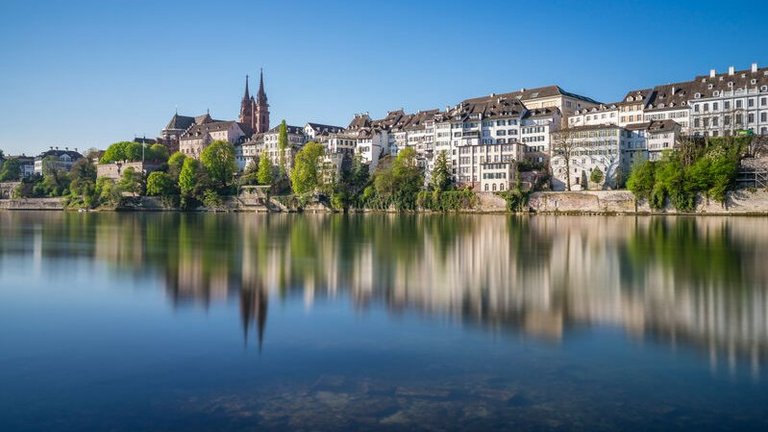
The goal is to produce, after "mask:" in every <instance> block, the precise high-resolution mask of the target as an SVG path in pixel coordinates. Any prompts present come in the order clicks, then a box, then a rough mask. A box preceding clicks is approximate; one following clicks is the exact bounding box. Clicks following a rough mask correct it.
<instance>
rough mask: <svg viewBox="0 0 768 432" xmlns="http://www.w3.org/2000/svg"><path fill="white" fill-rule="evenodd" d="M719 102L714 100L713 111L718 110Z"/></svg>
mask: <svg viewBox="0 0 768 432" xmlns="http://www.w3.org/2000/svg"><path fill="white" fill-rule="evenodd" d="M717 107H718V105H717V102H712V111H717Z"/></svg>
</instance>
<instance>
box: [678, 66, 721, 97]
mask: <svg viewBox="0 0 768 432" xmlns="http://www.w3.org/2000/svg"><path fill="white" fill-rule="evenodd" d="M714 72H715V70H714V69H712V71H711V72H710V76H714ZM675 90H677V89H676V88H675V86H672V96H674V95H675Z"/></svg>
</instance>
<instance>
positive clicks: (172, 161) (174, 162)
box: [168, 152, 187, 182]
mask: <svg viewBox="0 0 768 432" xmlns="http://www.w3.org/2000/svg"><path fill="white" fill-rule="evenodd" d="M186 159H187V156H186V155H184V153H182V152H176V153H174V154H172V155H171V157H170V158H168V174H169V175H170V176H171V178H172V179H173V181H174V182H178V181H179V174H180V173H181V167H182V166H184V160H186Z"/></svg>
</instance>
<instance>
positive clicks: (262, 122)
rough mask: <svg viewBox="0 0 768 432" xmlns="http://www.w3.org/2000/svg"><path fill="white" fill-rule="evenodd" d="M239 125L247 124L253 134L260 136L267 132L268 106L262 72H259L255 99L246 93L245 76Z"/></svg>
mask: <svg viewBox="0 0 768 432" xmlns="http://www.w3.org/2000/svg"><path fill="white" fill-rule="evenodd" d="M239 122H240V123H243V124H247V125H248V126H250V127H251V130H253V133H255V134H260V133H264V132H266V131H268V130H269V104H268V103H267V94H266V93H265V92H264V72H263V71H260V72H259V91H258V93H256V97H255V98H254V97H253V96H251V95H250V93H249V91H248V75H246V76H245V95H243V100H242V102H240V119H239Z"/></svg>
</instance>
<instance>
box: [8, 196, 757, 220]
mask: <svg viewBox="0 0 768 432" xmlns="http://www.w3.org/2000/svg"><path fill="white" fill-rule="evenodd" d="M478 196H479V197H480V198H481V199H480V200H479V204H478V206H477V207H475V208H470V209H461V210H456V211H449V212H440V211H434V210H406V211H398V210H387V209H351V210H347V211H346V212H344V211H337V210H333V209H331V208H329V207H327V206H325V205H322V204H312V205H311V206H307V207H305V208H303V209H289V210H280V211H275V210H273V209H270V208H268V207H267V206H266V205H264V204H259V205H254V204H246V203H244V202H243V201H242V200H239V199H238V198H237V197H228V198H227V199H226V200H225V202H224V204H223V205H222V207H221V208H216V209H210V208H204V207H199V208H196V209H190V210H181V209H178V208H168V207H165V206H163V205H162V203H161V202H160V200H159V199H157V198H154V197H140V198H139V199H136V200H133V201H131V202H130V203H128V204H126V205H123V206H120V207H114V208H97V209H90V210H86V212H88V213H93V212H177V213H266V214H279V213H315V214H318V213H349V214H376V213H379V214H398V213H405V214H449V213H453V214H477V215H482V214H508V215H513V214H517V215H526V214H530V215H539V214H540V215H568V216H753V217H755V216H758V217H759V216H768V191H765V190H760V191H748V190H738V191H733V192H729V193H728V198H727V199H726V202H725V204H724V205H721V204H720V203H717V202H714V201H711V200H707V199H706V198H705V197H699V198H698V199H697V204H696V209H695V210H694V211H692V212H678V211H677V210H675V209H674V208H671V207H669V206H667V207H666V208H664V209H661V210H657V209H651V208H650V206H649V205H648V203H647V202H646V201H644V200H637V199H635V197H634V195H632V193H631V192H629V191H625V190H621V191H576V192H534V193H532V194H531V195H530V197H529V199H528V202H527V204H526V206H525V208H526V210H523V211H509V210H507V209H506V202H505V201H504V200H503V199H502V198H501V197H498V196H496V195H493V194H486V193H478ZM0 211H66V212H78V211H80V210H79V209H75V208H67V207H66V205H65V200H64V199H63V198H23V199H3V200H0Z"/></svg>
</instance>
